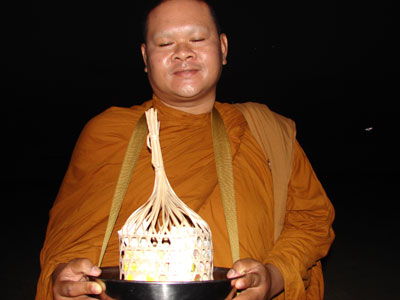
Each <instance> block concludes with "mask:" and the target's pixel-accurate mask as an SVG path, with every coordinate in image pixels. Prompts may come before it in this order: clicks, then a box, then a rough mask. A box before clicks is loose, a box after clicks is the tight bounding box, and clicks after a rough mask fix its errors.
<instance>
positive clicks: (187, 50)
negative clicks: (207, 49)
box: [173, 43, 196, 61]
mask: <svg viewBox="0 0 400 300" xmlns="http://www.w3.org/2000/svg"><path fill="white" fill-rule="evenodd" d="M195 57H196V54H195V52H194V51H193V49H192V48H191V47H190V45H188V44H187V43H179V44H177V45H176V49H175V53H174V55H173V59H174V60H181V61H187V60H190V59H193V58H195Z"/></svg>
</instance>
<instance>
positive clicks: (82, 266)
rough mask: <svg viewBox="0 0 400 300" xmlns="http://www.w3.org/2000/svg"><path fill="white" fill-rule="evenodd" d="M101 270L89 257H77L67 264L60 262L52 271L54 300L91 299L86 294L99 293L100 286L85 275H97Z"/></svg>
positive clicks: (100, 290)
mask: <svg viewBox="0 0 400 300" xmlns="http://www.w3.org/2000/svg"><path fill="white" fill-rule="evenodd" d="M100 274H101V270H100V269H99V268H98V267H97V266H95V265H94V264H93V263H92V262H91V261H90V260H89V259H86V258H77V259H73V260H71V261H70V262H69V263H67V264H60V265H58V266H57V268H56V269H55V270H54V272H53V276H52V278H53V297H54V300H66V299H76V300H78V299H79V300H85V299H88V300H89V299H93V298H91V297H89V296H87V295H99V294H101V292H102V288H101V286H100V285H99V284H98V283H96V282H92V281H88V278H87V276H88V275H89V276H99V275H100Z"/></svg>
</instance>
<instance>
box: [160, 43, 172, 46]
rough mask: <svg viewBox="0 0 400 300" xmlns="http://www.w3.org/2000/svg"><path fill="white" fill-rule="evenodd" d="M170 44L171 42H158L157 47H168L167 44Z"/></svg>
mask: <svg viewBox="0 0 400 300" xmlns="http://www.w3.org/2000/svg"><path fill="white" fill-rule="evenodd" d="M170 45H172V43H161V44H159V45H158V46H159V47H168V46H170Z"/></svg>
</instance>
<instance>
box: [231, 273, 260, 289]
mask: <svg viewBox="0 0 400 300" xmlns="http://www.w3.org/2000/svg"><path fill="white" fill-rule="evenodd" d="M259 284H260V275H258V274H257V273H248V274H246V275H245V276H244V277H242V278H238V279H237V280H236V282H235V288H237V289H238V290H244V289H248V288H252V287H257V286H258V285H259Z"/></svg>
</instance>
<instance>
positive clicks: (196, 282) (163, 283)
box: [88, 266, 245, 285]
mask: <svg viewBox="0 0 400 300" xmlns="http://www.w3.org/2000/svg"><path fill="white" fill-rule="evenodd" d="M114 269H118V270H119V267H118V266H109V267H102V268H101V270H102V271H107V270H114ZM215 270H221V271H226V272H228V271H229V270H230V269H229V268H223V267H214V271H215ZM244 276H245V274H241V275H238V276H235V277H232V278H225V279H212V280H201V281H176V280H175V281H143V280H122V279H113V278H104V277H101V274H100V276H98V277H95V276H88V277H89V280H91V281H98V280H100V281H103V282H110V283H111V282H112V283H119V284H138V285H139V284H140V285H143V284H144V285H190V284H195V285H198V284H210V283H218V282H221V283H222V282H230V281H232V280H235V279H238V278H241V277H244Z"/></svg>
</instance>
